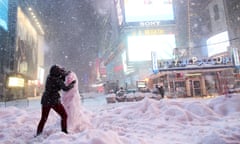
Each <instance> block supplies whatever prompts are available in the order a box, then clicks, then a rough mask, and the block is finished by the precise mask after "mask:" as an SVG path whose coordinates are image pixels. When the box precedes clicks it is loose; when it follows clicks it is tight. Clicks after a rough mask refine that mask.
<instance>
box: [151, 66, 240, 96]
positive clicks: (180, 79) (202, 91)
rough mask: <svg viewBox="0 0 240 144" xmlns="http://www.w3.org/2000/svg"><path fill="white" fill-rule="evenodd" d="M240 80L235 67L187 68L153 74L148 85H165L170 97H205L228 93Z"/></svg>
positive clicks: (167, 94)
mask: <svg viewBox="0 0 240 144" xmlns="http://www.w3.org/2000/svg"><path fill="white" fill-rule="evenodd" d="M238 81H239V80H238V78H236V77H235V74H234V68H218V69H185V70H179V71H165V72H159V73H158V74H155V75H152V76H150V78H149V85H148V86H149V87H150V88H153V87H154V86H155V85H162V86H164V89H165V92H166V96H167V97H170V98H177V97H203V96H215V95H219V94H226V93H228V90H229V89H231V88H234V87H238Z"/></svg>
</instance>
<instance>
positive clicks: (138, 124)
mask: <svg viewBox="0 0 240 144" xmlns="http://www.w3.org/2000/svg"><path fill="white" fill-rule="evenodd" d="M146 95H147V94H146ZM105 97H106V96H104V95H101V96H99V95H98V96H97V97H94V96H93V97H91V98H90V99H85V100H84V101H83V103H82V106H83V108H84V109H85V110H87V111H89V113H90V114H91V115H86V116H88V117H89V119H91V124H92V128H89V129H86V130H84V131H82V132H80V133H70V134H65V133H62V132H61V130H60V129H61V128H60V117H59V116H58V115H57V114H56V113H55V112H54V111H51V112H50V115H49V118H48V121H47V123H46V125H45V127H44V130H43V134H42V135H40V136H38V137H36V138H34V135H35V133H36V128H37V124H38V122H39V120H40V115H41V108H40V104H39V99H30V100H29V103H28V105H27V106H26V105H25V106H22V107H21V106H17V105H16V106H7V107H5V106H4V105H2V106H1V109H0V143H1V144H40V143H43V144H56V143H61V144H69V143H71V144H239V143H240V95H238V94H231V95H230V97H226V96H217V97H214V98H206V99H203V98H185V99H184V98H181V99H167V98H165V99H161V100H154V99H151V98H148V97H146V98H144V99H143V100H141V101H137V102H121V103H112V104H107V103H106V100H105ZM79 119H81V118H79Z"/></svg>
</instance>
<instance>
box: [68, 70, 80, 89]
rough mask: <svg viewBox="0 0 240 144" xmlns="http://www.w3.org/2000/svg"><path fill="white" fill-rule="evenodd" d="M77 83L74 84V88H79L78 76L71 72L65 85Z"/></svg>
mask: <svg viewBox="0 0 240 144" xmlns="http://www.w3.org/2000/svg"><path fill="white" fill-rule="evenodd" d="M74 80H75V81H76V83H75V84H74V87H75V86H78V79H77V76H76V74H75V73H74V72H70V73H69V74H68V75H67V76H66V79H65V83H66V85H69V84H70V83H71V82H72V81H74Z"/></svg>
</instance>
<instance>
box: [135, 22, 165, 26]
mask: <svg viewBox="0 0 240 144" xmlns="http://www.w3.org/2000/svg"><path fill="white" fill-rule="evenodd" d="M139 25H140V26H142V27H157V26H161V22H160V21H147V22H140V23H139Z"/></svg>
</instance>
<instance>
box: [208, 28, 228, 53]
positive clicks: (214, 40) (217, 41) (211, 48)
mask: <svg viewBox="0 0 240 144" xmlns="http://www.w3.org/2000/svg"><path fill="white" fill-rule="evenodd" d="M228 46H229V37H228V32H227V31H225V32H222V33H219V34H217V35H215V36H212V37H211V38H209V39H208V40H207V50H208V56H209V57H211V56H213V55H216V54H219V53H222V52H226V51H227V48H228Z"/></svg>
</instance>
